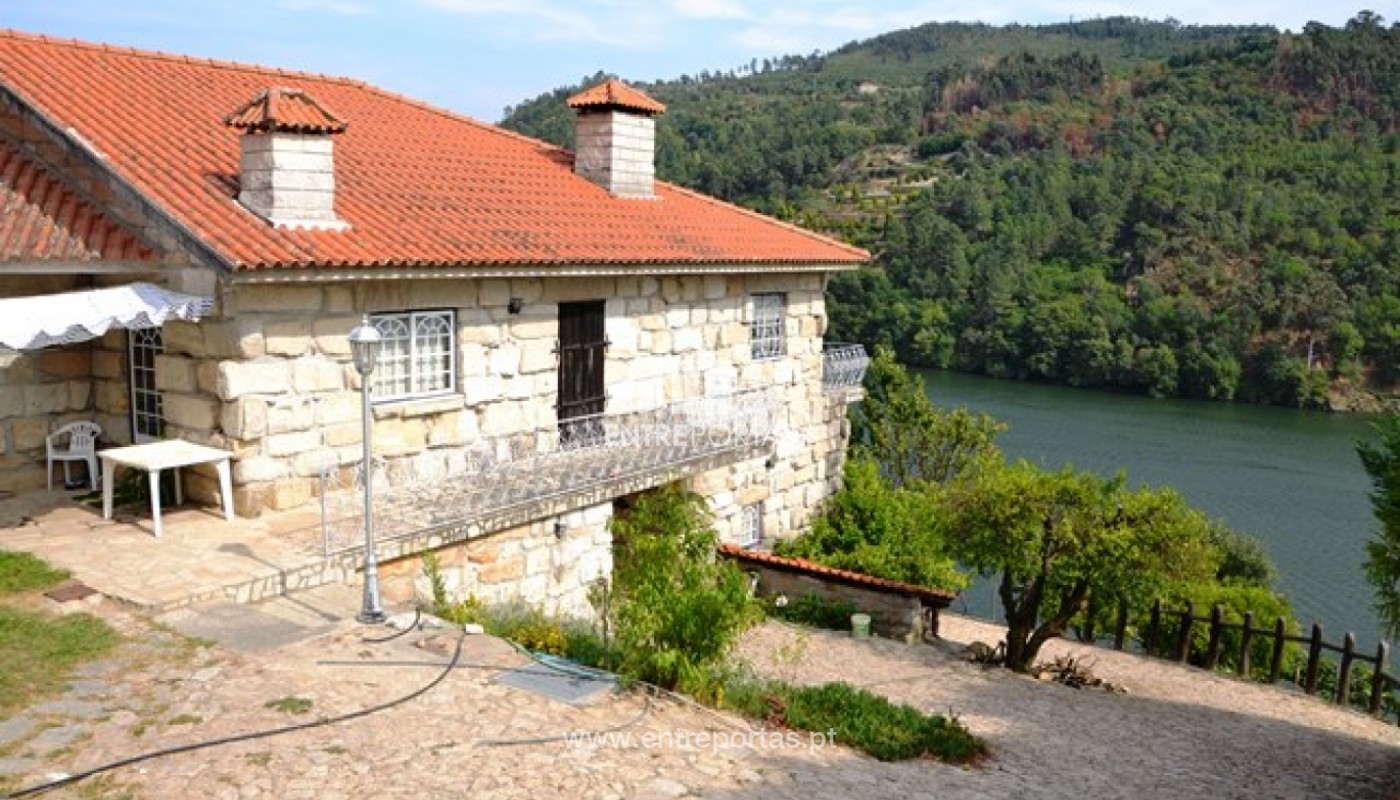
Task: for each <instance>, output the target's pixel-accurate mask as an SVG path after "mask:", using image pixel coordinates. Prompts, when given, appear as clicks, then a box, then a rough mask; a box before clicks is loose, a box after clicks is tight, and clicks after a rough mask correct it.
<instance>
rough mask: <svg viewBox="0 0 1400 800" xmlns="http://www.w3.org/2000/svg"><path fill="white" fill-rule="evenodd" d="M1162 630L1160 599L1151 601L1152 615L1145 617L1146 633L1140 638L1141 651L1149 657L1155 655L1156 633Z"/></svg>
mask: <svg viewBox="0 0 1400 800" xmlns="http://www.w3.org/2000/svg"><path fill="white" fill-rule="evenodd" d="M1161 629H1162V598H1160V597H1159V598H1157V599H1156V600H1153V601H1152V613H1151V614H1150V615H1149V616H1148V617H1147V631H1146V633H1144V634H1143V637H1142V649H1143V650H1144V651H1145V652H1146V653H1147V654H1148V655H1149V656H1155V655H1157V632H1158V631H1160V630H1161Z"/></svg>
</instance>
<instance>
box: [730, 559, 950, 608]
mask: <svg viewBox="0 0 1400 800" xmlns="http://www.w3.org/2000/svg"><path fill="white" fill-rule="evenodd" d="M719 552H720V555H723V556H727V557H729V558H732V559H734V560H735V561H747V562H749V563H751V564H761V565H762V566H765V567H769V568H771V569H778V570H782V571H784V572H793V573H797V574H802V575H811V576H813V577H817V578H822V579H825V580H831V581H836V582H838V583H844V584H846V585H848V586H860V587H864V588H867V589H875V590H879V591H886V592H893V593H895V594H900V595H903V596H905V597H917V598H919V599H920V600H927V601H929V603H931V604H933V605H937V606H939V607H946V606H947V605H948V604H949V603H952V602H953V601H954V600H956V599H957V597H958V596H957V595H956V594H953V593H952V592H947V591H944V590H942V589H932V588H930V587H927V586H915V585H914V584H912V583H901V582H899V581H892V580H887V579H885V578H876V577H874V576H873V575H864V574H862V573H859V572H851V571H850V570H844V569H836V568H835V567H828V566H825V565H823V564H818V563H816V562H813V561H806V560H803V559H800V558H785V557H783V556H777V555H773V554H772V553H765V552H762V551H759V550H747V549H745V548H743V547H739V546H738V545H734V544H722V545H720V546H719Z"/></svg>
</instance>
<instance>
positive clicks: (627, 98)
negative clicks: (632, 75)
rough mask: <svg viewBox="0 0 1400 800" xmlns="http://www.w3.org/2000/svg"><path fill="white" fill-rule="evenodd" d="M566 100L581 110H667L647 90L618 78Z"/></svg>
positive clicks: (647, 112) (659, 112)
mask: <svg viewBox="0 0 1400 800" xmlns="http://www.w3.org/2000/svg"><path fill="white" fill-rule="evenodd" d="M564 102H565V103H566V104H567V105H568V106H569V108H576V109H579V110H580V111H584V110H588V109H599V110H605V109H609V108H615V109H618V110H621V111H634V112H637V113H640V114H647V115H652V114H661V113H664V112H665V111H666V106H664V105H662V104H661V103H658V102H656V101H655V100H653V99H651V98H650V97H648V96H647V95H646V93H645V92H642V91H639V90H637V89H633V88H632V87H631V86H628V85H627V84H625V83H623V82H622V81H620V80H618V79H617V78H613V79H611V80H608V81H605V82H603V83H600V84H597V85H596V86H592V87H590V88H588V89H584V90H583V91H581V92H579V93H578V94H576V95H574V96H573V97H570V98H569V99H568V100H566V101H564Z"/></svg>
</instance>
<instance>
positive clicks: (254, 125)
mask: <svg viewBox="0 0 1400 800" xmlns="http://www.w3.org/2000/svg"><path fill="white" fill-rule="evenodd" d="M224 123H225V124H227V125H229V126H231V127H234V128H238V129H239V130H241V131H243V135H242V136H240V137H239V140H238V143H239V158H238V167H239V184H240V190H239V192H238V202H240V203H242V204H243V206H244V207H245V208H247V209H248V210H249V211H251V212H253V213H254V214H257V215H258V216H260V217H262V218H263V219H265V220H267V221H268V222H270V223H272V224H273V225H274V226H276V227H279V228H320V229H330V230H340V229H342V228H345V227H347V225H346V223H344V222H342V221H340V220H339V219H337V218H336V216H335V159H334V153H333V151H332V144H331V137H333V136H335V135H336V134H339V133H342V132H344V131H345V127H346V124H345V122H344V121H342V120H341V119H339V118H338V117H336V115H335V114H332V113H331V112H330V111H329V110H327V109H326V107H325V106H322V105H321V104H320V103H318V102H316V101H315V100H313V99H312V98H311V95H308V94H307V93H306V92H303V91H301V90H300V89H286V88H282V87H278V86H274V87H270V88H267V89H264V90H263V91H261V92H259V93H258V95H257V96H256V97H254V98H253V99H252V100H250V101H248V102H247V103H246V104H245V105H243V106H242V107H241V108H239V109H238V110H237V111H235V112H233V113H232V114H229V115H228V116H227V117H225V118H224Z"/></svg>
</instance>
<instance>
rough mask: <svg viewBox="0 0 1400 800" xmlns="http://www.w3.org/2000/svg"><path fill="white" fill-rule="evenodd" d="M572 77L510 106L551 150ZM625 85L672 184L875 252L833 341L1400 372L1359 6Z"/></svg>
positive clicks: (1068, 368)
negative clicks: (1335, 13)
mask: <svg viewBox="0 0 1400 800" xmlns="http://www.w3.org/2000/svg"><path fill="white" fill-rule="evenodd" d="M595 77H597V76H595ZM593 79H594V78H590V79H588V81H592V80H593ZM577 88H578V87H577V86H571V87H564V88H561V89H560V90H559V91H557V92H555V93H553V94H552V95H550V96H547V97H542V98H537V99H536V100H534V101H531V102H529V103H526V104H524V105H522V106H520V107H519V108H516V109H513V110H511V111H510V113H509V115H508V118H507V125H508V126H510V127H514V128H516V129H518V130H521V131H523V132H525V133H529V134H531V135H536V136H541V137H543V138H547V139H550V140H553V141H557V142H560V143H562V144H568V143H569V142H568V135H569V127H570V123H569V117H568V116H567V114H566V113H565V112H564V110H563V104H562V102H561V101H562V98H563V97H564V96H566V95H567V94H568V93H570V92H572V91H574V90H576V89H577ZM642 88H644V89H645V90H646V91H648V92H650V93H652V94H653V95H654V96H656V97H657V98H658V99H660V100H661V101H662V102H665V103H667V105H668V106H669V111H668V113H667V114H666V115H665V116H663V117H661V118H660V120H659V123H658V170H659V172H660V174H661V175H662V177H664V178H666V179H669V180H672V181H675V182H677V183H681V184H684V185H688V186H692V187H695V188H698V189H700V190H702V191H706V192H710V193H713V194H716V195H718V196H721V197H724V198H727V199H730V200H733V201H735V202H739V203H742V204H745V205H748V206H751V207H754V208H758V209H761V210H764V211H767V212H769V213H775V214H778V215H779V216H782V217H784V218H787V219H791V220H794V221H796V222H799V223H801V224H803V225H806V226H809V227H813V228H817V229H820V230H825V231H828V232H831V233H834V234H837V235H839V236H841V237H843V238H845V239H847V240H849V241H852V242H854V243H857V244H860V245H863V246H865V247H868V248H870V249H871V250H872V251H873V252H874V253H875V254H876V261H875V264H874V266H873V267H872V268H871V269H868V270H864V271H862V272H860V273H855V274H848V275H844V276H841V277H840V278H838V279H837V280H835V281H833V283H832V286H831V290H830V293H829V299H830V306H831V315H832V330H831V331H830V333H829V335H828V338H829V339H832V340H839V339H850V340H857V341H862V342H865V343H866V344H868V345H869V344H875V343H886V344H889V345H891V346H893V347H894V348H895V349H896V351H897V352H898V353H899V354H900V356H901V357H902V358H903V359H904V360H906V361H908V362H911V363H915V364H924V365H934V366H942V367H952V368H956V369H961V370H967V371H973V372H983V373H987V374H991V375H998V376H1007V377H1016V378H1023V379H1033V380H1046V381H1055V382H1063V383H1068V384H1072V385H1077V386H1097V387H1109V388H1115V389H1121V390H1127V391H1136V392H1145V393H1151V394H1159V395H1183V396H1192V397H1205V398H1219V399H1231V398H1241V399H1247V400H1253V401H1259V402H1271V403H1282V404H1292V405H1305V406H1326V405H1334V406H1345V405H1354V404H1357V403H1358V402H1359V401H1364V400H1366V399H1368V393H1367V392H1366V391H1363V390H1365V389H1370V390H1373V391H1378V392H1380V393H1382V394H1384V393H1387V392H1393V391H1394V386H1395V384H1396V381H1397V379H1400V25H1393V24H1392V25H1387V24H1386V22H1385V21H1384V20H1382V19H1381V18H1379V17H1377V16H1375V15H1373V14H1370V13H1367V12H1362V13H1361V14H1358V15H1357V16H1356V17H1355V18H1354V19H1353V20H1352V21H1351V22H1349V23H1348V24H1347V25H1346V26H1344V27H1343V28H1329V27H1326V26H1322V25H1316V24H1315V25H1310V26H1308V27H1307V28H1305V29H1304V30H1303V31H1302V32H1301V33H1298V34H1282V35H1280V34H1278V33H1277V32H1275V31H1273V30H1272V29H1268V28H1203V27H1192V26H1181V25H1178V24H1176V23H1174V22H1170V21H1168V22H1160V23H1158V22H1146V21H1140V20H1125V19H1109V20H1096V21H1092V22H1085V23H1075V24H1066V25H1055V26H1045V27H1019V26H1013V27H1005V28H993V27H988V26H982V25H941V24H940V25H928V26H923V27H920V28H914V29H910V30H908V31H902V32H899V33H894V34H889V35H887V36H882V37H879V38H877V39H873V40H870V41H868V42H862V43H854V44H851V45H847V46H846V47H843V48H841V49H840V50H837V51H835V52H833V53H830V54H827V55H822V54H812V55H809V56H793V57H787V58H782V59H777V60H776V61H774V60H766V61H755V62H752V63H750V64H748V65H745V66H744V67H743V68H742V69H739V70H736V71H734V72H733V73H725V74H718V75H712V74H702V75H700V76H698V77H688V76H687V77H682V78H681V79H679V80H675V81H667V82H663V83H659V84H653V85H643V86H642Z"/></svg>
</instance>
